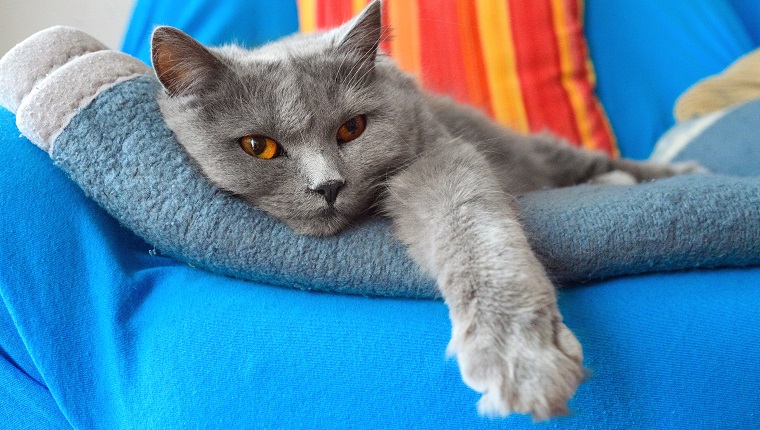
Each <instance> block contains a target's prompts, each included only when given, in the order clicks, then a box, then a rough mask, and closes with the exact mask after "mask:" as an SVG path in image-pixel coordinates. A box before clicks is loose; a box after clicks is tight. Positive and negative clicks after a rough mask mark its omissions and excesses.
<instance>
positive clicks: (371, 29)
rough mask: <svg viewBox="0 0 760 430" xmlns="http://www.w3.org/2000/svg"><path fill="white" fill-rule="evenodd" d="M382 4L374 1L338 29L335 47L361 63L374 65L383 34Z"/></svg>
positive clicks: (377, 0)
mask: <svg viewBox="0 0 760 430" xmlns="http://www.w3.org/2000/svg"><path fill="white" fill-rule="evenodd" d="M381 11H382V2H381V1H380V0H375V1H373V2H372V3H370V4H369V5H368V6H367V7H365V8H364V10H362V11H361V12H360V13H359V15H357V16H355V17H354V18H353V19H351V20H350V21H348V22H347V23H345V24H343V25H342V26H341V27H339V28H338V32H339V33H338V39H337V47H338V49H339V50H341V51H344V52H346V53H347V54H351V55H353V56H355V57H356V58H358V59H360V60H361V61H367V62H371V63H374V62H375V57H376V55H377V47H378V45H379V44H380V37H381V36H382V33H383V26H382V19H381V18H382V17H381V15H382V13H381Z"/></svg>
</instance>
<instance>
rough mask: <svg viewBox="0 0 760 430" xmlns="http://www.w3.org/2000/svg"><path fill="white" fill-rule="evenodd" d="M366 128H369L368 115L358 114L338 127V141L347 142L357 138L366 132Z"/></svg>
mask: <svg viewBox="0 0 760 430" xmlns="http://www.w3.org/2000/svg"><path fill="white" fill-rule="evenodd" d="M365 128H367V117H366V116H364V115H356V116H355V117H353V118H351V119H349V120H348V121H346V122H344V123H343V125H341V126H340V128H339V129H338V136H337V139H338V143H346V142H350V141H352V140H354V139H356V138H357V137H359V136H361V135H362V133H364V129H365Z"/></svg>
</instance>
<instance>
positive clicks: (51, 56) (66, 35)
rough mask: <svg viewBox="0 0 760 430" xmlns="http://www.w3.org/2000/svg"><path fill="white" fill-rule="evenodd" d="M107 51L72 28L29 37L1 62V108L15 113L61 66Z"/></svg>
mask: <svg viewBox="0 0 760 430" xmlns="http://www.w3.org/2000/svg"><path fill="white" fill-rule="evenodd" d="M105 49H107V48H106V46H105V45H104V44H102V43H101V42H99V41H98V40H96V39H95V38H93V37H92V36H90V35H88V34H87V33H84V32H83V31H80V30H77V29H76V28H72V27H64V26H55V27H50V28H47V29H45V30H42V31H39V32H37V33H35V34H33V35H31V36H29V37H28V38H26V39H25V40H24V41H22V42H21V43H19V44H17V45H16V46H15V47H13V48H12V49H11V50H10V51H8V52H7V53H6V54H5V55H4V56H3V57H2V59H0V105H2V106H4V107H5V108H7V109H8V110H10V111H11V112H14V113H15V112H16V111H17V110H18V107H19V106H20V105H21V102H22V100H23V98H24V97H25V96H26V95H27V94H29V93H30V92H31V91H32V90H33V88H34V87H35V86H36V85H38V84H39V83H40V82H41V81H42V80H43V79H45V78H46V77H47V76H48V75H50V74H52V73H53V72H55V71H56V70H57V69H58V68H59V67H61V66H63V65H65V64H67V63H69V62H71V61H72V60H73V59H75V58H77V57H79V56H82V55H84V54H87V53H90V52H96V51H101V50H105Z"/></svg>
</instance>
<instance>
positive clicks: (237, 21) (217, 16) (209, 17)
mask: <svg viewBox="0 0 760 430" xmlns="http://www.w3.org/2000/svg"><path fill="white" fill-rule="evenodd" d="M157 25H171V26H173V27H177V28H180V29H182V30H184V31H185V32H187V33H188V34H191V35H192V36H193V37H195V38H196V39H197V40H199V41H200V42H201V43H203V44H206V45H222V44H225V43H231V42H235V43H238V44H241V45H243V46H249V47H252V46H256V45H261V44H263V43H265V42H269V41H272V40H275V39H278V38H280V37H282V36H285V35H287V34H290V33H295V32H296V31H298V11H297V8H296V2H295V0H285V1H269V0H218V1H207V0H190V1H175V0H171V1H161V0H160V1H155V0H137V2H136V3H135V9H134V12H133V13H132V19H131V20H130V23H129V27H128V28H127V32H126V35H125V36H124V40H123V42H122V50H123V51H124V52H126V53H127V54H130V55H133V56H135V57H137V58H139V59H141V60H143V61H145V62H146V63H148V64H150V35H151V33H152V32H153V28H154V27H155V26H157Z"/></svg>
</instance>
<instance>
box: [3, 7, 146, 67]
mask: <svg viewBox="0 0 760 430" xmlns="http://www.w3.org/2000/svg"><path fill="white" fill-rule="evenodd" d="M133 4H134V0H0V56H2V54H5V52H7V51H8V50H9V49H11V48H13V46H14V45H15V44H16V43H18V42H20V41H22V40H24V39H25V38H27V37H28V36H30V35H32V34H34V33H35V32H37V31H39V30H42V29H45V28H47V27H50V26H53V25H57V24H63V25H70V26H72V27H77V28H80V29H82V30H84V31H85V32H87V33H89V34H91V35H93V36H95V38H96V39H98V40H100V41H101V42H103V43H105V44H106V45H107V46H108V47H109V48H119V47H120V46H121V39H122V36H123V35H124V31H125V29H126V25H127V20H129V18H130V15H131V13H132V6H133Z"/></svg>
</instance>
